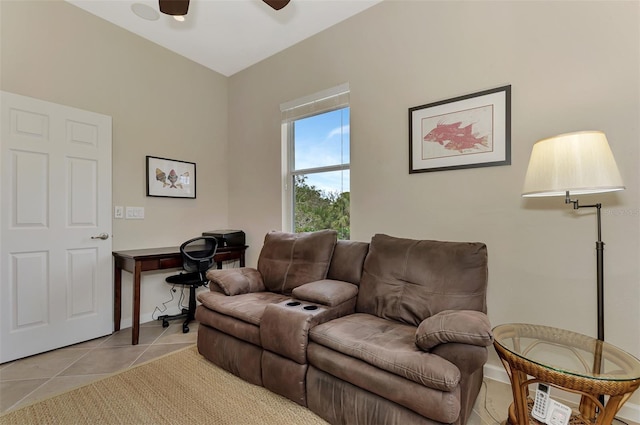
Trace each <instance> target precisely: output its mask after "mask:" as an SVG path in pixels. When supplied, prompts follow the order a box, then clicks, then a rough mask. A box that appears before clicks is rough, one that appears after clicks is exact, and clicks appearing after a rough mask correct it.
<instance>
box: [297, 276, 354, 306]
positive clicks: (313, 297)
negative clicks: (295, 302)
mask: <svg viewBox="0 0 640 425" xmlns="http://www.w3.org/2000/svg"><path fill="white" fill-rule="evenodd" d="M292 295H293V296H294V297H295V298H297V299H299V300H303V301H309V302H312V303H316V304H322V305H326V306H328V307H333V306H336V305H339V304H342V303H344V302H345V301H348V300H350V299H354V298H355V297H356V296H357V295H358V286H357V285H354V284H353V283H349V282H344V281H342V280H331V279H323V280H317V281H315V282H309V283H305V284H304V285H300V286H298V287H297V288H295V289H294V290H293V293H292Z"/></svg>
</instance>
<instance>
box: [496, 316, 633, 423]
mask: <svg viewBox="0 0 640 425" xmlns="http://www.w3.org/2000/svg"><path fill="white" fill-rule="evenodd" d="M493 335H494V348H495V349H496V352H497V353H498V356H499V357H500V360H501V361H502V363H503V365H504V367H505V369H506V370H507V373H508V374H509V378H510V379H511V389H512V392H513V404H512V405H511V406H510V407H509V419H508V422H509V423H510V424H512V425H527V424H529V412H530V409H531V404H532V401H531V399H530V398H529V397H528V385H529V384H534V383H537V382H544V383H547V384H550V385H551V386H554V387H557V388H560V389H562V390H565V391H569V392H573V393H577V394H580V395H581V399H580V407H579V410H580V413H579V414H576V415H573V416H572V421H571V423H572V424H573V423H586V424H594V423H595V424H597V425H608V424H611V422H612V421H613V418H614V417H615V414H616V413H617V412H618V410H620V407H622V405H623V404H624V403H625V402H626V401H627V400H628V399H629V397H630V396H631V394H633V392H634V391H635V390H636V389H638V387H640V360H638V359H636V358H635V357H634V356H632V355H631V354H628V353H626V352H625V351H623V350H620V349H619V348H617V347H615V346H613V345H611V344H609V343H607V342H604V341H599V340H597V339H595V338H591V337H588V336H586V335H582V334H579V333H575V332H571V331H567V330H563V329H557V328H552V327H548V326H539V325H529V324H505V325H499V326H496V327H495V328H494V329H493ZM530 377H532V378H530ZM603 395H607V396H609V400H608V401H607V403H606V404H605V405H603V404H602V402H601V400H600V396H603ZM596 412H599V413H596ZM532 420H533V419H532ZM533 421H535V420H533Z"/></svg>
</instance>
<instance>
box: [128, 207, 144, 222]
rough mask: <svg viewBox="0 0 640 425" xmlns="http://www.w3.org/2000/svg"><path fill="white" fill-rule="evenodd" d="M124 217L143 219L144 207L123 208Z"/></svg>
mask: <svg viewBox="0 0 640 425" xmlns="http://www.w3.org/2000/svg"><path fill="white" fill-rule="evenodd" d="M125 217H126V219H127V220H142V219H144V207H127V208H126V209H125Z"/></svg>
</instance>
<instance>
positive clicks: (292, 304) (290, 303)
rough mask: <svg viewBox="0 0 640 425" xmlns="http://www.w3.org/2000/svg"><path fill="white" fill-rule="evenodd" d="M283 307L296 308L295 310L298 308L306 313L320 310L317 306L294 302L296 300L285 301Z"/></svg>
mask: <svg viewBox="0 0 640 425" xmlns="http://www.w3.org/2000/svg"><path fill="white" fill-rule="evenodd" d="M284 305H285V306H286V307H297V308H300V309H302V310H306V311H315V310H318V309H319V308H320V307H318V306H317V305H313V304H303V303H301V302H300V301H296V300H291V301H287V302H286V303H284Z"/></svg>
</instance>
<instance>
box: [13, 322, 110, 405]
mask: <svg viewBox="0 0 640 425" xmlns="http://www.w3.org/2000/svg"><path fill="white" fill-rule="evenodd" d="M113 335H114V334H111V335H110V336H109V337H108V338H107V339H105V340H104V341H102V342H100V343H99V344H98V345H96V346H95V347H89V348H88V349H87V352H86V353H84V354H83V355H81V356H80V357H78V358H77V359H75V360H74V361H72V362H71V363H69V364H68V365H67V367H65V368H63V369H61V370H59V371H58V372H57V373H56V374H54V375H53V376H51V377H49V378H48V379H47V380H46V381H44V382H43V383H42V384H40V385H38V386H37V387H36V388H34V389H33V390H32V391H30V392H28V393H27V394H25V396H24V397H22V398H21V399H20V400H18V401H17V402H15V403H13V404H12V405H11V406H9V408H8V409H5V410H4V411H3V412H2V413H6V412H9V411H11V410H12V409H14V408H16V407H18V406H20V403H22V402H23V401H24V400H25V399H27V398H28V397H30V396H31V395H32V394H33V393H35V392H36V391H38V390H39V389H40V388H42V387H44V386H45V385H47V384H48V383H49V382H51V381H52V380H53V379H54V378H57V377H58V376H60V374H61V373H62V372H64V371H65V370H67V369H69V368H70V367H71V366H73V365H74V364H76V363H77V362H78V361H80V360H81V359H83V358H85V357H86V356H88V355H89V354H90V353H91V352H93V350H95V349H96V348H99V347H100V346H102V344H104V343H105V342H107V341H108V340H110V339H111V338H112V337H113ZM64 348H68V347H64ZM34 379H37V378H34Z"/></svg>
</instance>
